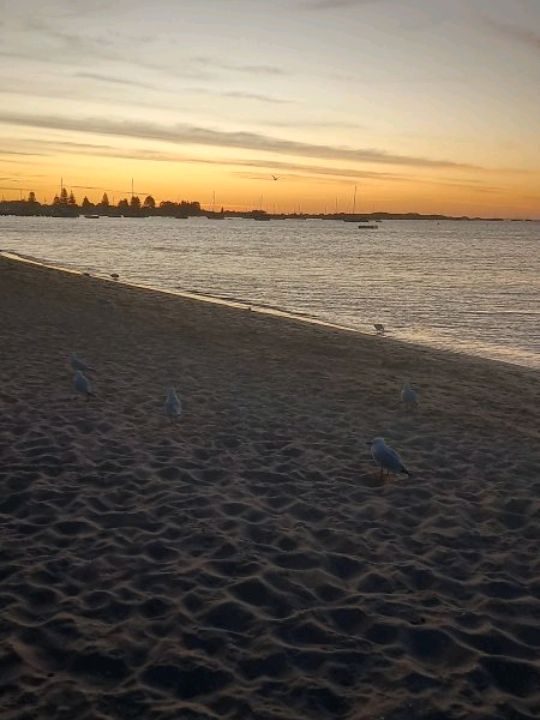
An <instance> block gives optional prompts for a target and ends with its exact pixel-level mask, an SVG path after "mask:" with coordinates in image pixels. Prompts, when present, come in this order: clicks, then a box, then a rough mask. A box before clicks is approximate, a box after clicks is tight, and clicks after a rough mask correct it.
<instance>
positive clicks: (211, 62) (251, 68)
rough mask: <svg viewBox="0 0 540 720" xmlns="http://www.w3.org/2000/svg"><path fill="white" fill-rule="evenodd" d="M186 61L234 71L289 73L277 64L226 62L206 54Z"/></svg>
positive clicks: (255, 73) (279, 74)
mask: <svg viewBox="0 0 540 720" xmlns="http://www.w3.org/2000/svg"><path fill="white" fill-rule="evenodd" d="M188 62H190V63H193V64H195V65H202V66H204V67H209V68H218V69H220V70H232V71H235V72H241V73H249V74H253V75H275V76H283V75H290V74H291V73H290V71H288V70H285V69H284V68H281V67H278V66H277V65H258V64H238V63H227V62H224V61H223V60H220V59H216V58H212V57H207V56H194V57H191V58H189V60H188Z"/></svg>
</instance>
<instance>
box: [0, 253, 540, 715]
mask: <svg viewBox="0 0 540 720" xmlns="http://www.w3.org/2000/svg"><path fill="white" fill-rule="evenodd" d="M0 306H1V307H2V313H0V337H1V339H2V350H1V353H0V364H1V368H2V385H1V387H0V456H1V457H2V465H1V467H0V479H1V480H2V482H1V483H0V540H1V541H2V542H1V544H2V552H1V553H0V577H1V578H2V593H1V598H0V599H1V601H2V603H3V610H4V617H5V618H6V622H4V623H3V624H2V627H1V628H0V632H1V637H2V641H3V648H4V650H3V654H2V657H1V660H2V663H1V672H0V683H1V684H2V690H3V698H2V703H1V707H2V711H3V717H5V718H6V720H19V718H21V717H22V714H24V715H25V716H28V717H30V716H32V717H55V718H56V717H58V718H65V719H66V720H67V719H68V718H71V717H81V718H83V717H107V718H109V719H110V720H125V718H127V717H144V718H148V720H154V719H155V720H169V718H170V719H171V720H172V719H173V718H178V717H184V716H185V717H193V718H195V717H197V720H216V718H223V719H224V720H237V719H238V718H242V720H244V719H245V720H251V719H253V720H271V719H273V718H277V717H279V718H280V719H281V720H311V718H314V717H317V718H320V720H336V718H343V720H345V718H352V717H354V718H355V720H373V718H376V717H388V718H392V717H395V718H397V717H407V718H409V717H414V718H418V720H424V718H425V719H426V720H427V718H434V717H443V716H444V718H445V720H446V719H448V720H457V719H458V718H463V717H467V718H471V720H472V719H473V718H478V720H480V718H486V717H489V718H492V719H493V720H507V719H508V717H509V716H513V715H515V716H516V717H517V716H518V715H519V716H520V717H523V718H533V717H535V716H536V715H537V714H538V710H539V702H540V698H539V695H538V688H539V687H540V663H539V661H538V648H539V640H538V617H539V615H540V585H539V581H538V577H539V573H540V561H539V559H538V538H539V537H540V500H539V497H540V479H539V478H540V451H539V449H538V448H540V410H539V408H540V378H539V377H538V373H536V372H535V371H533V370H528V369H526V368H519V367H517V366H512V365H508V364H505V363H499V362H497V361H490V360H485V359H482V358H476V357H470V356H460V355H452V354H449V353H445V352H443V351H437V350H432V349H426V348H417V347H415V346H412V345H409V344H406V343H401V342H399V341H396V340H392V338H384V339H381V338H377V337H376V336H374V335H373V336H370V335H364V334H361V333H355V332H348V331H342V330H336V329H333V328H328V327H322V326H317V325H314V324H310V323H306V322H302V321H301V319H299V320H295V319H290V318H282V317H275V316H272V315H270V314H264V313H257V312H246V311H245V310H244V309H242V308H237V307H227V306H225V305H222V304H217V303H213V302H201V300H200V298H186V297H181V296H178V295H176V294H174V293H173V294H167V293H163V292H161V291H159V290H157V291H154V290H147V289H141V288H136V287H131V286H128V285H123V284H121V283H117V282H114V281H112V280H110V281H109V280H98V279H96V278H86V277H84V276H83V275H81V273H80V272H79V271H71V272H66V271H62V270H55V269H50V268H47V267H44V266H42V265H40V264H33V263H31V262H21V261H19V260H10V259H6V258H5V257H0ZM381 340H382V341H381ZM70 352H77V353H78V354H79V355H80V356H81V357H82V358H84V359H85V360H86V361H88V362H89V363H90V364H91V365H92V366H94V367H95V368H96V371H95V372H92V373H88V375H89V377H90V379H91V382H92V383H93V385H94V389H95V397H93V398H92V399H91V400H90V401H88V402H86V401H85V400H84V399H83V398H82V397H81V396H78V395H77V394H76V393H75V392H74V391H73V384H72V383H73V372H72V370H71V368H70V367H69V365H68V363H67V359H68V356H69V353H70ZM405 380H409V381H410V382H411V384H412V386H413V387H415V388H417V389H418V390H419V395H420V403H419V406H418V408H416V409H414V410H410V411H407V410H406V409H405V408H403V407H402V406H401V403H400V400H399V393H400V388H401V384H402V382H403V381H405ZM168 385H172V386H174V387H175V388H176V389H177V392H178V395H179V396H180V398H181V400H182V404H183V414H182V416H181V418H180V420H179V421H178V422H177V423H171V422H169V420H168V418H167V417H166V415H165V411H164V402H165V390H166V387H167V386H168ZM378 435H382V436H383V437H385V438H386V440H387V441H388V443H389V444H390V445H392V446H393V447H395V449H396V450H398V451H399V453H400V455H401V457H402V459H403V462H404V463H405V465H406V466H407V467H408V469H409V470H410V471H411V473H412V475H411V476H410V477H405V476H400V477H399V478H394V477H391V478H389V479H384V480H381V479H380V477H379V472H378V469H377V468H376V467H374V465H373V462H372V460H371V458H370V453H369V448H368V447H367V446H366V442H367V441H369V440H371V439H372V438H373V437H374V436H378Z"/></svg>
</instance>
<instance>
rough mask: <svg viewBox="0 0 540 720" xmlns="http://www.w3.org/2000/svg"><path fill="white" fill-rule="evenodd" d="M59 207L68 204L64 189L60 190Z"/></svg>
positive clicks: (66, 193)
mask: <svg viewBox="0 0 540 720" xmlns="http://www.w3.org/2000/svg"><path fill="white" fill-rule="evenodd" d="M59 202H60V205H67V202H68V192H67V190H66V188H65V187H63V188H62V190H60V200H59Z"/></svg>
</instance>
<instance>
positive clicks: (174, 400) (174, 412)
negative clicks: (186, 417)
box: [165, 388, 182, 421]
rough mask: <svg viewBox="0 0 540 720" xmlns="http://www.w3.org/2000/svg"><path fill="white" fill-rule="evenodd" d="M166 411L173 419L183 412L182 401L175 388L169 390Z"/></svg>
mask: <svg viewBox="0 0 540 720" xmlns="http://www.w3.org/2000/svg"><path fill="white" fill-rule="evenodd" d="M165 412H166V413H167V415H168V416H169V418H170V419H171V421H172V420H174V419H175V418H176V419H178V418H179V417H180V415H181V414H182V403H181V402H180V399H179V397H178V395H177V394H176V390H175V389H174V388H169V389H168V390H167V399H166V400H165Z"/></svg>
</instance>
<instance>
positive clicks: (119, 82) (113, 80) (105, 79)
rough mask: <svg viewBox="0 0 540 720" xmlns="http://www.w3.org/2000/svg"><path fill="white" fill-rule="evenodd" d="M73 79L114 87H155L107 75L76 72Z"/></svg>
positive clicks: (149, 88)
mask: <svg viewBox="0 0 540 720" xmlns="http://www.w3.org/2000/svg"><path fill="white" fill-rule="evenodd" d="M74 77H76V78H83V79H86V80H97V81H98V82H104V83H111V84H114V85H129V86H130V87H140V88H146V89H148V90H155V86H154V85H151V84H150V83H144V82H140V81H139V80H124V79H123V78H117V77H112V76H109V75H100V74H99V73H89V72H78V73H75V75H74Z"/></svg>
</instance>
